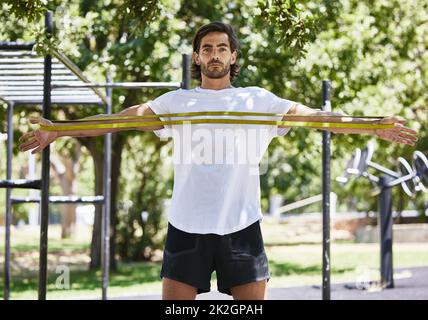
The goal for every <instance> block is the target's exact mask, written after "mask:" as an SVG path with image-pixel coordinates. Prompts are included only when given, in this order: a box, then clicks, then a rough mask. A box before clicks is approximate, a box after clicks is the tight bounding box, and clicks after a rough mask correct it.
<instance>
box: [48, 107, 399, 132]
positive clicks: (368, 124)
mask: <svg viewBox="0 0 428 320" xmlns="http://www.w3.org/2000/svg"><path fill="white" fill-rule="evenodd" d="M219 115H221V116H240V117H243V116H247V117H248V116H249V117H266V116H268V117H282V118H283V119H287V118H288V119H287V120H250V119H225V118H210V119H182V120H165V121H159V120H156V121H129V120H143V119H157V118H181V117H195V116H196V117H197V116H219ZM323 118H324V119H323ZM381 119H382V117H367V116H361V117H352V116H335V115H333V116H331V115H314V116H302V115H290V114H279V113H261V112H233V111H204V112H187V113H168V114H155V115H144V116H110V117H97V118H89V119H88V118H86V119H79V120H60V121H53V123H54V125H44V124H41V125H40V128H41V130H44V131H66V130H70V131H74V130H88V129H113V128H135V127H151V126H165V125H183V124H206V123H221V124H249V125H275V126H285V127H309V128H358V129H390V128H393V127H394V124H379V120H381ZM123 120H126V122H118V121H123ZM305 120H306V121H305ZM308 120H309V121H308ZM85 122H90V123H85ZM61 123H64V124H61Z"/></svg>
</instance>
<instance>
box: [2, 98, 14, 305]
mask: <svg viewBox="0 0 428 320" xmlns="http://www.w3.org/2000/svg"><path fill="white" fill-rule="evenodd" d="M13 106H14V105H13V103H9V104H8V106H7V155H6V179H7V180H11V179H12V151H13V150H12V148H13ZM11 193H12V189H11V188H7V189H6V219H5V220H6V221H5V229H6V230H5V253H4V300H9V292H10V291H9V290H10V225H11V224H12V201H11V198H10V197H11Z"/></svg>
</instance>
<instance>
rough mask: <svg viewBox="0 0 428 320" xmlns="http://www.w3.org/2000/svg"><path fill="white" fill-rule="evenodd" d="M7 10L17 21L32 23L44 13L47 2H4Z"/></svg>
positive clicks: (40, 0) (33, 0)
mask: <svg viewBox="0 0 428 320" xmlns="http://www.w3.org/2000/svg"><path fill="white" fill-rule="evenodd" d="M3 2H4V3H5V4H6V5H7V10H8V11H9V12H10V13H12V14H14V15H15V16H16V17H17V18H19V19H28V21H29V22H34V21H36V20H38V19H40V17H41V16H42V15H43V13H44V12H45V11H46V5H47V3H48V1H47V0H4V1H3Z"/></svg>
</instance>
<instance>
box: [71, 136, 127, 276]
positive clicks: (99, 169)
mask: <svg viewBox="0 0 428 320" xmlns="http://www.w3.org/2000/svg"><path fill="white" fill-rule="evenodd" d="M79 141H81V143H82V144H83V145H84V146H86V148H88V150H89V152H90V154H91V155H92V159H93V161H94V171H95V194H96V195H102V194H103V188H104V175H103V172H104V158H103V157H104V151H100V150H99V149H98V148H97V143H96V141H95V139H93V138H92V139H91V138H79ZM124 144H125V138H124V137H123V136H121V135H117V134H113V136H112V164H111V166H112V176H111V198H110V205H111V216H110V269H111V270H116V259H115V256H116V246H115V240H116V224H117V199H118V188H119V176H120V164H121V155H122V149H123V146H124ZM102 208H103V206H102V205H96V206H95V216H94V227H93V229H92V241H91V253H90V256H91V262H90V264H89V268H90V270H97V269H99V268H100V267H101V241H102V239H101V218H102Z"/></svg>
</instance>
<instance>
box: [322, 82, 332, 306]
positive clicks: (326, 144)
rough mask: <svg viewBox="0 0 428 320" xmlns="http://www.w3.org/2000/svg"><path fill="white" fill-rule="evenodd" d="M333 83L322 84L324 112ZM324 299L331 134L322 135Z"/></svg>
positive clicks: (327, 279) (326, 296)
mask: <svg viewBox="0 0 428 320" xmlns="http://www.w3.org/2000/svg"><path fill="white" fill-rule="evenodd" d="M330 98H331V82H330V81H329V80H323V82H322V110H323V111H331V101H330ZM322 197H323V201H322V203H323V206H322V238H323V241H322V299H323V300H330V132H327V131H323V133H322Z"/></svg>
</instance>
